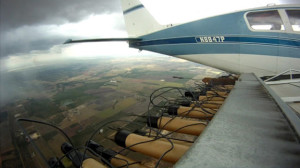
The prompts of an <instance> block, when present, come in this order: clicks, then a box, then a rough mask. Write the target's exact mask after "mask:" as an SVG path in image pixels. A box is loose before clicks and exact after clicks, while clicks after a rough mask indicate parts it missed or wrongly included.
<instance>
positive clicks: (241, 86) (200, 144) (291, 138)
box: [175, 74, 300, 168]
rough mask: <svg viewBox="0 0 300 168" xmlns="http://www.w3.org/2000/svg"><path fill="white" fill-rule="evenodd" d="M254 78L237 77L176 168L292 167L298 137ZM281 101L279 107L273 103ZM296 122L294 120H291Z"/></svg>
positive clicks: (299, 151)
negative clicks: (228, 93)
mask: <svg viewBox="0 0 300 168" xmlns="http://www.w3.org/2000/svg"><path fill="white" fill-rule="evenodd" d="M261 82H262V81H261V80H258V79H257V77H256V76H255V75H254V74H242V75H241V77H240V79H239V81H237V82H236V85H235V87H234V89H233V90H232V91H231V93H230V95H229V97H228V98H227V99H226V100H225V103H224V104H223V106H222V107H221V108H220V110H219V111H218V113H217V114H216V116H215V117H214V119H213V120H212V121H211V123H210V124H209V125H208V127H207V128H206V130H205V131H204V132H203V133H202V134H201V136H200V137H199V138H198V139H197V140H196V142H195V144H194V145H193V146H192V147H191V148H190V150H189V151H188V152H187V153H186V154H185V155H184V156H183V157H182V158H181V159H180V160H179V161H178V163H177V164H176V165H175V167H251V168H252V167H272V168H274V167H285V168H286V167H297V166H299V165H300V144H299V141H298V134H297V133H296V132H295V129H293V128H292V127H294V126H292V125H291V124H290V122H289V121H287V119H286V117H285V115H283V111H282V110H287V111H289V110H290V109H289V108H286V107H283V108H281V107H280V106H281V105H280V104H281V103H282V101H281V100H280V99H279V98H275V99H274V98H273V96H271V95H270V94H269V89H267V88H266V87H268V86H266V85H264V84H262V83H261ZM278 101H281V103H278ZM294 120H297V121H298V123H300V120H299V118H298V117H296V118H294Z"/></svg>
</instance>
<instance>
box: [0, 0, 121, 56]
mask: <svg viewBox="0 0 300 168" xmlns="http://www.w3.org/2000/svg"><path fill="white" fill-rule="evenodd" d="M120 11H121V7H120V2H119V0H0V37H1V41H0V50H1V51H0V57H3V56H7V55H10V54H15V53H27V52H30V51H31V50H42V49H49V48H51V47H52V46H53V45H55V44H61V43H62V42H63V41H64V40H66V38H71V37H63V36H62V35H53V34H51V35H48V34H46V33H47V32H46V31H44V32H41V31H43V30H42V29H34V27H39V26H43V25H62V24H65V23H75V22H79V21H81V20H83V19H85V18H86V17H88V16H90V15H91V14H94V15H99V14H103V13H106V14H110V13H115V12H120ZM26 27H27V28H28V27H30V28H33V29H32V31H24V29H26ZM116 28H117V29H124V27H123V26H122V25H116ZM34 30H37V31H34ZM18 32H20V33H18Z"/></svg>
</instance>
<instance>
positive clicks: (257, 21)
mask: <svg viewBox="0 0 300 168" xmlns="http://www.w3.org/2000/svg"><path fill="white" fill-rule="evenodd" d="M247 19H248V22H249V24H250V26H251V28H252V29H254V30H285V28H284V25H283V22H282V20H281V18H280V15H279V13H278V11H277V10H272V11H261V12H250V13H248V14H247Z"/></svg>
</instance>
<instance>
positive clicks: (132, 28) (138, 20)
mask: <svg viewBox="0 0 300 168" xmlns="http://www.w3.org/2000/svg"><path fill="white" fill-rule="evenodd" d="M121 3H122V8H123V15H124V19H125V24H126V29H127V32H128V36H129V37H139V36H142V35H146V34H149V33H152V32H155V31H158V30H161V29H164V28H165V26H163V25H161V24H159V23H158V22H157V21H156V20H155V19H154V17H153V16H152V15H151V14H150V13H149V12H148V10H147V9H146V8H145V7H144V5H143V4H142V3H141V2H140V1H139V0H121Z"/></svg>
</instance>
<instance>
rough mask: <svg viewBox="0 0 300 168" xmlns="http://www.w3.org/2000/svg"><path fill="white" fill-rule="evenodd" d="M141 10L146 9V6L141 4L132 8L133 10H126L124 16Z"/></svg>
mask: <svg viewBox="0 0 300 168" xmlns="http://www.w3.org/2000/svg"><path fill="white" fill-rule="evenodd" d="M140 8H144V5H142V4H140V5H137V6H134V7H132V8H129V9H127V10H125V11H124V12H123V14H124V15H126V14H128V13H130V12H133V11H135V10H138V9H140Z"/></svg>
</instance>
